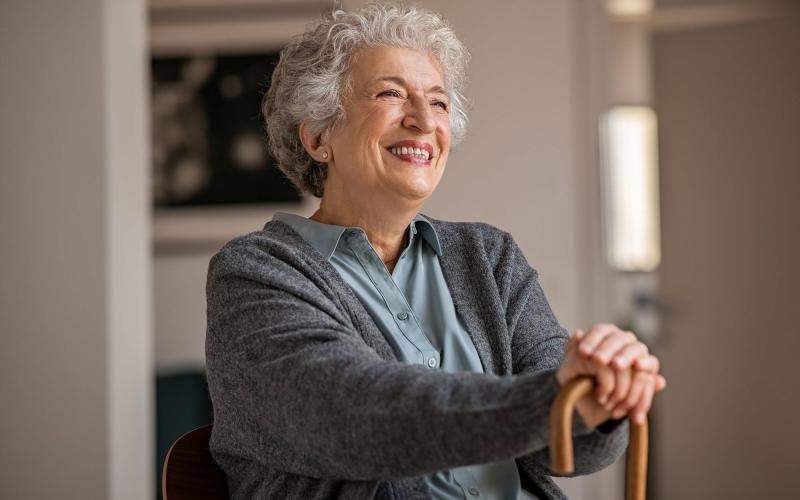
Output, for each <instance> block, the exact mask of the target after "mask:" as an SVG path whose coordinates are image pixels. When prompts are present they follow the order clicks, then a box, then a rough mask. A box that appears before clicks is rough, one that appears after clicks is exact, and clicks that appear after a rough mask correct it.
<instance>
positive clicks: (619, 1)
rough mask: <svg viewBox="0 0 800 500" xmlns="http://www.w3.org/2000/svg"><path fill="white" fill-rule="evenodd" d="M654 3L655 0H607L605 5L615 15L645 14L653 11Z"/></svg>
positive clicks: (609, 12)
mask: <svg viewBox="0 0 800 500" xmlns="http://www.w3.org/2000/svg"><path fill="white" fill-rule="evenodd" d="M653 3H654V1H653V0H605V7H606V12H608V14H609V15H611V16H615V17H629V16H643V15H645V14H649V13H650V12H652V11H653Z"/></svg>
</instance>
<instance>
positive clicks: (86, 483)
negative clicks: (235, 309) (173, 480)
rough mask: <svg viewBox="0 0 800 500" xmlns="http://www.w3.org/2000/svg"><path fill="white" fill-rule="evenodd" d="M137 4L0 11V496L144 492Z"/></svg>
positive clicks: (145, 281) (147, 384) (148, 430)
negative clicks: (0, 323)
mask: <svg viewBox="0 0 800 500" xmlns="http://www.w3.org/2000/svg"><path fill="white" fill-rule="evenodd" d="M144 33H145V32H144V6H143V3H142V2H140V1H129V2H127V3H125V4H124V5H121V3H119V2H111V1H110V0H109V1H108V2H104V1H101V0H94V1H85V2H77V3H75V2H69V3H65V2H60V1H45V2H36V3H32V2H22V1H20V2H4V3H3V5H2V8H1V9H0V74H2V75H3V76H2V79H3V91H2V92H0V109H2V114H0V141H2V145H1V146H0V167H1V168H2V170H1V171H0V172H2V173H1V175H2V177H1V178H0V231H2V235H3V237H2V240H0V252H1V254H2V259H0V275H2V277H3V279H2V280H0V297H2V301H1V302H0V318H2V320H3V333H2V337H0V400H2V401H3V403H2V405H3V411H2V413H1V414H0V423H1V424H2V425H0V429H2V430H0V434H1V435H2V443H3V445H2V446H1V447H0V497H1V498H14V499H28V498H36V499H38V498H42V499H44V498H61V499H87V498H90V499H100V498H110V499H124V498H131V499H133V498H139V499H140V498H146V497H147V496H149V495H150V494H151V492H152V486H151V485H152V484H153V479H152V471H153V469H154V467H153V463H152V455H153V453H152V451H151V448H152V444H151V443H152V442H153V439H152V422H151V420H152V404H151V385H152V366H151V359H152V358H151V356H152V354H151V344H150V338H151V330H150V302H149V294H150V282H149V276H150V261H149V254H148V251H147V250H148V246H147V244H148V241H149V238H150V234H149V230H148V229H149V224H150V217H149V209H148V204H147V191H148V183H147V176H148V169H147V156H148V155H147V147H146V144H147V141H146V137H147V133H146V130H147V121H146V120H145V119H144V116H145V115H146V111H145V110H146V101H145V99H144V97H145V87H144V83H145V81H144Z"/></svg>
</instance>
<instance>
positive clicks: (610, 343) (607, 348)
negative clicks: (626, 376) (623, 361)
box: [592, 331, 639, 368]
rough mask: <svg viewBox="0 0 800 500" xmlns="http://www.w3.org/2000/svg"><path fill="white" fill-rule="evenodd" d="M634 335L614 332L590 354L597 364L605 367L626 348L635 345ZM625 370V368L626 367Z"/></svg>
mask: <svg viewBox="0 0 800 500" xmlns="http://www.w3.org/2000/svg"><path fill="white" fill-rule="evenodd" d="M638 343H639V342H638V341H637V340H636V335H634V334H633V333H631V332H623V331H615V332H612V333H610V334H608V335H607V336H606V337H605V338H603V340H602V342H600V344H598V345H597V347H596V348H595V350H594V353H592V357H593V358H594V359H595V360H597V361H598V362H599V363H602V364H604V365H607V364H608V363H609V362H610V361H611V359H612V358H614V357H615V356H617V355H619V354H620V353H621V352H622V351H624V350H625V349H626V348H628V346H631V345H636V344H638ZM626 368H627V367H626Z"/></svg>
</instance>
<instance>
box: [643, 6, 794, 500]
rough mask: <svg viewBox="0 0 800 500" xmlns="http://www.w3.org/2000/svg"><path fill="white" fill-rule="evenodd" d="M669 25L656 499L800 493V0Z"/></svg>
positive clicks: (660, 89) (660, 51)
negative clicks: (773, 12) (758, 14)
mask: <svg viewBox="0 0 800 500" xmlns="http://www.w3.org/2000/svg"><path fill="white" fill-rule="evenodd" d="M795 7H796V8H795V12H794V14H789V13H788V12H787V13H786V14H785V15H783V16H780V17H775V18H772V19H756V20H753V21H750V22H741V23H737V24H730V25H724V26H723V25H720V26H710V27H706V28H697V29H691V30H681V31H670V32H663V33H658V34H657V35H656V37H655V39H654V46H655V63H656V74H655V76H656V79H655V81H656V104H657V107H658V110H659V114H660V117H661V167H662V169H661V170H662V203H663V214H664V216H663V226H662V227H663V241H664V260H663V265H662V270H661V272H662V285H663V293H664V302H665V305H666V314H665V318H664V330H665V331H664V339H663V347H662V350H661V354H662V359H663V362H664V367H665V371H666V372H667V374H668V378H669V380H670V387H669V388H668V389H667V391H665V392H664V394H663V395H662V397H661V398H660V399H661V400H660V402H659V407H658V411H657V413H656V418H657V419H658V420H657V423H658V426H657V427H656V431H657V432H656V433H655V435H654V439H655V443H654V457H653V458H654V465H655V467H656V471H657V479H656V481H657V483H656V485H655V490H654V494H655V495H656V496H655V498H658V499H663V500H669V499H677V498H680V499H705V498H726V499H731V500H739V499H750V498H796V497H797V495H798V493H797V492H798V491H799V490H800V475H798V474H797V465H798V460H797V450H798V447H800V437H798V434H797V432H796V431H795V426H796V425H797V422H798V420H800V403H798V400H797V398H796V396H795V391H796V387H797V384H798V381H800V377H799V376H798V373H797V360H796V358H797V354H796V353H797V352H798V350H800V336H798V333H800V332H799V331H798V325H799V324H800V309H798V304H800V261H798V255H800V232H798V229H800V170H799V169H798V168H799V167H800V142H798V137H800V98H798V89H800V66H798V64H797V62H798V49H800V10H798V8H797V7H798V6H797V5H796V4H795Z"/></svg>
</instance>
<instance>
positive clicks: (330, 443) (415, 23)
mask: <svg viewBox="0 0 800 500" xmlns="http://www.w3.org/2000/svg"><path fill="white" fill-rule="evenodd" d="M467 58H468V55H467V52H466V50H465V49H464V47H463V46H462V44H461V43H460V42H459V41H458V39H457V38H456V37H455V35H454V33H453V31H452V30H451V29H450V28H449V27H448V26H447V24H446V23H445V22H444V21H442V19H441V18H440V17H438V16H437V15H435V14H432V13H430V12H426V11H424V10H420V9H415V8H399V7H388V6H378V5H371V6H368V7H366V8H364V9H363V10H361V11H358V12H342V11H337V12H334V13H333V14H332V15H331V16H330V17H328V18H326V19H323V20H322V21H321V22H320V23H319V24H318V25H317V26H316V27H314V28H313V29H311V30H310V31H307V32H306V33H304V34H302V35H300V36H299V37H297V38H295V39H294V40H293V41H292V42H291V43H290V44H289V45H288V46H287V47H286V48H285V49H284V51H283V53H282V55H281V60H280V63H279V64H278V66H277V67H276V68H275V72H274V75H273V77H272V84H271V87H270V90H269V93H268V94H267V96H266V98H265V101H264V115H265V117H266V122H267V131H268V134H269V144H270V148H271V150H272V153H273V155H274V156H275V158H276V159H277V161H278V163H279V165H280V168H281V169H282V170H283V172H285V173H286V175H287V176H288V177H289V178H290V179H291V180H292V181H293V182H294V183H295V184H296V185H297V186H298V187H299V188H300V189H302V190H304V191H307V192H309V193H311V194H313V195H315V196H317V197H320V198H321V202H320V206H319V210H317V211H316V212H315V213H314V214H313V215H312V216H311V217H310V218H308V219H306V218H303V217H299V216H294V215H288V214H277V215H276V216H275V217H274V218H273V220H272V221H271V222H269V223H267V224H266V225H265V226H264V229H263V230H261V231H258V232H255V233H251V234H248V235H246V236H243V237H240V238H237V239H234V240H233V241H231V242H229V243H228V244H226V245H225V246H224V247H223V248H222V249H221V250H220V251H219V253H218V254H217V255H215V256H214V258H213V259H212V261H211V264H210V268H209V275H208V290H207V292H208V334H207V362H208V364H207V367H208V381H209V388H210V391H211V396H212V399H213V402H214V421H215V424H214V432H213V435H212V439H211V451H212V453H213V456H214V458H215V459H216V461H217V462H218V463H219V464H220V466H221V467H222V468H223V470H224V471H225V473H226V474H227V476H228V482H229V487H230V491H231V496H232V497H233V498H281V499H285V498H292V499H304V500H305V499H328V498H365V499H367V498H386V499H401V498H404V499H405V498H437V499H456V498H460V499H463V498H490V499H516V498H541V499H544V498H563V493H561V491H560V490H559V489H558V487H557V486H556V485H555V484H554V483H553V482H552V480H551V479H550V478H549V475H550V471H549V470H548V466H547V435H548V425H547V415H548V410H549V408H550V405H551V403H552V401H553V399H554V396H555V394H556V392H557V390H558V388H559V387H560V385H562V384H564V383H565V382H566V381H568V380H570V379H571V378H573V377H575V376H576V375H579V374H589V375H592V376H594V377H596V379H597V380H598V382H599V387H598V390H597V392H596V393H595V394H593V395H591V396H587V397H586V398H584V400H582V401H580V403H579V405H578V410H579V411H578V413H579V415H578V418H576V419H575V420H576V425H575V428H574V433H575V446H576V466H577V471H578V473H589V472H592V471H596V470H598V469H600V468H602V467H604V466H606V465H608V464H610V463H611V462H613V461H614V460H615V459H616V458H617V457H618V456H619V455H620V454H621V453H622V452H623V449H624V447H625V444H626V423H625V422H624V421H622V420H620V419H621V418H622V417H624V416H626V415H627V414H628V413H629V412H632V416H633V418H637V419H641V418H643V417H644V415H645V413H646V412H647V411H648V409H649V407H650V403H651V400H652V397H653V394H654V392H657V391H658V390H660V389H662V388H663V386H664V380H663V377H661V375H659V374H658V360H657V359H656V358H654V357H653V356H651V355H649V354H648V353H647V349H646V348H645V347H644V345H643V344H641V343H640V342H638V341H637V340H636V338H635V337H634V336H633V335H632V334H630V333H628V332H622V331H620V330H619V329H618V328H616V327H614V326H611V325H597V326H594V327H592V328H591V329H589V330H588V331H587V332H586V333H584V332H580V331H578V332H576V333H575V335H573V336H572V338H571V339H570V338H569V337H568V335H567V334H566V332H565V331H564V329H563V328H561V327H560V326H559V324H558V322H557V321H556V319H555V318H554V317H553V313H552V312H551V310H550V307H549V306H548V304H547V301H546V300H545V297H544V294H543V293H542V290H541V288H540V287H539V283H538V281H537V274H536V271H534V270H533V269H532V268H531V267H530V266H529V265H528V263H527V262H526V260H525V257H524V256H523V255H522V252H521V251H520V249H519V248H518V247H517V245H516V244H515V243H514V240H513V239H512V238H511V236H510V235H508V234H507V233H505V232H503V231H501V230H499V229H496V228H494V227H492V226H489V225H486V224H474V223H453V222H445V221H440V220H436V219H434V218H430V217H425V216H423V215H421V214H420V213H419V210H420V208H421V206H422V204H423V203H424V202H425V200H426V199H427V198H428V197H429V196H430V195H431V193H433V191H434V189H435V188H436V186H437V184H438V183H439V181H440V180H441V178H442V175H443V174H444V171H445V166H446V164H447V158H448V153H449V152H450V150H451V148H452V147H453V146H454V145H455V144H456V143H458V141H460V140H461V139H462V138H463V137H464V132H465V126H466V114H465V110H464V99H463V97H462V94H461V90H462V88H463V84H464V73H465V66H466V62H467ZM501 167H502V166H501V165H499V166H498V168H501Z"/></svg>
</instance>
